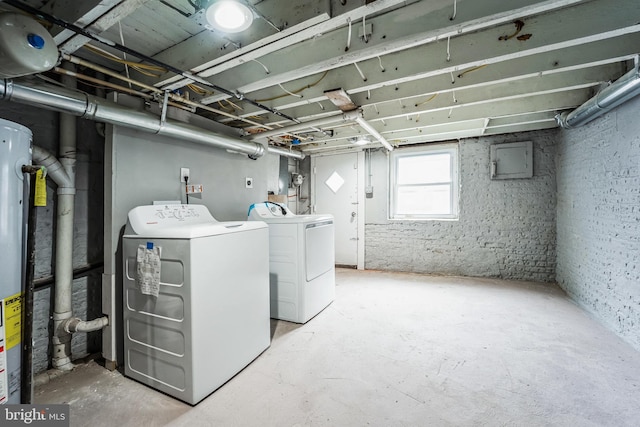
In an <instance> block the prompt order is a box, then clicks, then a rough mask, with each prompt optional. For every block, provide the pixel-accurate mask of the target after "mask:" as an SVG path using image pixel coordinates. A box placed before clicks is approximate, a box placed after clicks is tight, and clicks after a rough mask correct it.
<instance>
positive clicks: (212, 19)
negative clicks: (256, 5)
mask: <svg viewBox="0 0 640 427" xmlns="http://www.w3.org/2000/svg"><path fill="white" fill-rule="evenodd" d="M205 17H206V18H207V22H208V23H209V25H211V27H212V28H213V29H214V30H217V31H220V32H223V33H239V32H241V31H244V30H246V29H247V28H249V27H250V26H251V23H252V22H253V12H252V11H251V9H250V8H249V6H247V5H246V4H244V3H241V2H239V1H235V0H220V1H215V2H213V3H211V4H210V5H209V7H207V9H206V10H205Z"/></svg>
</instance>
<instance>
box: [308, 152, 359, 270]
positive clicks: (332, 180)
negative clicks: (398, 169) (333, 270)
mask: <svg viewBox="0 0 640 427" xmlns="http://www.w3.org/2000/svg"><path fill="white" fill-rule="evenodd" d="M360 154H361V153H360ZM360 154H359V153H347V154H334V155H329V156H315V157H313V158H312V164H311V167H312V173H313V195H314V197H313V199H314V202H313V207H314V213H321V214H322V213H328V214H332V215H333V217H334V222H335V233H336V234H335V243H336V264H337V265H348V266H358V267H359V268H362V266H363V259H362V258H364V256H363V255H364V247H363V246H362V245H363V243H364V242H363V240H362V239H361V238H360V237H361V236H362V235H363V234H364V233H363V231H364V230H363V228H364V221H361V220H360V216H363V214H364V212H363V210H364V200H362V202H361V201H360V200H359V195H358V178H359V169H361V167H359V166H360V163H361V162H362V159H361V158H360V157H362V156H361V155H360ZM363 194H364V192H363ZM363 197H364V196H363ZM362 219H364V217H363V218H362ZM359 255H360V256H359Z"/></svg>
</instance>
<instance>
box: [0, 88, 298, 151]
mask: <svg viewBox="0 0 640 427" xmlns="http://www.w3.org/2000/svg"><path fill="white" fill-rule="evenodd" d="M0 99H3V100H8V101H14V102H18V103H21V104H27V105H32V106H35V107H41V108H45V109H48V110H53V111H58V112H61V113H67V114H72V115H74V116H80V117H82V118H85V119H91V120H95V121H98V122H104V123H111V124H114V125H118V126H124V127H128V128H132V129H138V130H142V131H145V132H150V133H155V134H158V135H163V136H169V137H172V138H178V139H182V140H186V141H190V142H194V143H196V144H203V145H209V146H213V147H217V148H224V149H227V150H231V151H235V152H239V153H244V154H247V155H248V156H249V157H250V158H252V159H257V158H258V157H261V156H263V155H264V153H265V149H264V147H263V146H262V144H259V143H255V142H245V141H243V140H240V139H235V138H232V137H229V136H225V135H220V134H217V133H213V132H211V131H207V130H204V129H201V128H198V127H196V126H193V125H190V124H188V123H183V122H179V121H176V120H171V119H166V120H165V121H162V120H161V119H160V118H159V117H158V116H156V115H154V114H151V113H148V112H146V111H139V110H135V109H132V108H127V107H123V106H121V105H118V104H116V103H115V102H111V101H108V100H105V99H101V98H97V97H95V96H91V95H87V94H84V93H80V92H74V91H71V90H68V89H64V88H61V87H58V86H53V85H50V84H46V83H40V82H20V83H17V82H15V81H12V80H0ZM269 151H271V152H273V149H270V150H269ZM281 151H282V152H281ZM275 153H276V154H280V155H288V156H290V157H296V158H299V156H298V155H295V153H290V152H288V151H284V150H277V149H276V151H275ZM303 157H304V156H303Z"/></svg>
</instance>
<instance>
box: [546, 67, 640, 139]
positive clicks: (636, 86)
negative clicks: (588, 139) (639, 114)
mask: <svg viewBox="0 0 640 427" xmlns="http://www.w3.org/2000/svg"><path fill="white" fill-rule="evenodd" d="M638 94H640V73H639V71H638V66H637V65H636V66H635V67H634V69H633V70H631V71H629V72H628V73H626V74H625V75H623V76H622V77H620V78H619V79H618V80H616V81H615V82H613V83H612V84H611V85H609V86H607V87H606V88H604V89H602V90H601V91H600V92H598V93H597V94H596V96H594V97H593V98H591V99H589V100H588V101H587V102H585V103H584V104H582V105H581V106H579V107H578V108H576V109H575V110H573V111H571V112H569V113H567V112H564V113H561V114H558V115H557V116H556V120H557V121H558V124H559V125H560V126H561V127H563V128H565V129H570V128H575V127H578V126H582V125H584V124H587V123H589V122H590V121H592V120H594V119H595V118H597V117H600V116H601V115H603V114H604V113H607V112H609V111H611V110H612V109H614V108H615V107H617V106H618V105H620V104H622V103H624V102H626V101H628V100H630V99H631V98H633V97H634V96H636V95H638Z"/></svg>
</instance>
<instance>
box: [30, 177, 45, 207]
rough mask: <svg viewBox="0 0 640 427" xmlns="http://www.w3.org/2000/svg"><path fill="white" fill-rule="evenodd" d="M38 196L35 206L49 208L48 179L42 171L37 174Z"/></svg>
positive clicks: (36, 195) (36, 196)
mask: <svg viewBox="0 0 640 427" xmlns="http://www.w3.org/2000/svg"><path fill="white" fill-rule="evenodd" d="M35 184H36V194H35V200H34V202H33V206H47V178H46V177H45V175H44V172H43V170H42V169H40V170H39V171H38V172H36V182H35Z"/></svg>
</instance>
